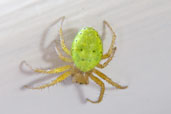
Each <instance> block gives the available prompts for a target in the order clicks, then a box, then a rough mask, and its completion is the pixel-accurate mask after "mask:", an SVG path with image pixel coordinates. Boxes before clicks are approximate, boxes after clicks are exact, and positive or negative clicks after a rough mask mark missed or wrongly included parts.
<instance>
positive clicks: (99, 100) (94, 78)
mask: <svg viewBox="0 0 171 114" xmlns="http://www.w3.org/2000/svg"><path fill="white" fill-rule="evenodd" d="M90 78H91V79H92V80H93V81H94V82H96V84H98V85H99V86H100V87H101V91H100V96H99V99H98V100H97V101H92V100H90V99H87V101H89V102H91V103H100V102H101V101H102V99H103V95H104V91H105V85H104V83H103V82H102V81H101V80H100V79H98V78H97V77H95V76H93V75H90Z"/></svg>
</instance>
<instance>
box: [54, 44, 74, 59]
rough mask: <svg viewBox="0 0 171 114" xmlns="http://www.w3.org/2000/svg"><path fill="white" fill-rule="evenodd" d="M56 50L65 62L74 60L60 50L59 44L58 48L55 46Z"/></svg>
mask: <svg viewBox="0 0 171 114" xmlns="http://www.w3.org/2000/svg"><path fill="white" fill-rule="evenodd" d="M55 51H56V53H57V54H58V56H59V58H60V59H61V60H63V61H65V62H73V61H72V59H71V58H68V57H65V56H63V55H62V53H61V52H60V51H59V49H58V48H57V46H56V48H55Z"/></svg>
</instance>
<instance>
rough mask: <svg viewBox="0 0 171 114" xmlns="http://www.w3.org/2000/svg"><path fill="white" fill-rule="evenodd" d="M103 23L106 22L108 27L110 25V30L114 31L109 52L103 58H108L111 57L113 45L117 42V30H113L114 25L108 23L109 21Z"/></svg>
mask: <svg viewBox="0 0 171 114" xmlns="http://www.w3.org/2000/svg"><path fill="white" fill-rule="evenodd" d="M103 23H104V24H105V25H107V27H108V28H109V29H110V31H111V32H112V42H111V44H110V48H109V50H108V52H107V53H105V54H104V55H103V56H102V59H106V58H108V57H110V56H111V54H112V50H113V47H114V44H115V40H116V34H115V32H114V31H113V30H112V27H111V26H110V25H109V23H108V22H107V21H103Z"/></svg>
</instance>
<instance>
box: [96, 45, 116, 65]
mask: <svg viewBox="0 0 171 114" xmlns="http://www.w3.org/2000/svg"><path fill="white" fill-rule="evenodd" d="M115 51H116V47H114V48H113V49H112V54H111V56H110V57H109V58H108V59H107V61H106V62H104V63H103V64H100V63H99V64H98V65H97V67H98V68H105V67H106V66H107V65H108V64H109V62H110V61H111V60H112V58H113V56H114V54H115Z"/></svg>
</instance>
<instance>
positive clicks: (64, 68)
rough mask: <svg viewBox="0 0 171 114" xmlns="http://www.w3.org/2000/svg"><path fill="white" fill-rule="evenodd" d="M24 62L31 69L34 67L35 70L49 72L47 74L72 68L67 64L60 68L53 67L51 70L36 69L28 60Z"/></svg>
mask: <svg viewBox="0 0 171 114" xmlns="http://www.w3.org/2000/svg"><path fill="white" fill-rule="evenodd" d="M24 63H25V64H26V65H27V66H28V67H29V68H30V69H32V70H33V71H34V72H39V73H47V74H55V73H60V72H64V71H66V70H68V69H70V68H72V66H71V65H66V66H62V67H58V68H55V69H51V70H42V69H34V68H32V66H31V65H29V64H28V63H27V62H26V61H24Z"/></svg>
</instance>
